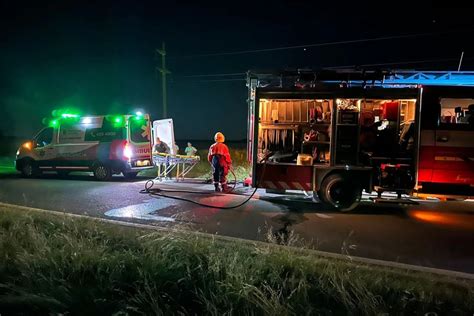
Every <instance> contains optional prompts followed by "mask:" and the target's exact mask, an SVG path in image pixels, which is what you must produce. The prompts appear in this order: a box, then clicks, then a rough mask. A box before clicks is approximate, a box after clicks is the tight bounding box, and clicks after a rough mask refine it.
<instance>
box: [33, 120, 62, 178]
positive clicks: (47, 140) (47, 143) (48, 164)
mask: <svg viewBox="0 0 474 316" xmlns="http://www.w3.org/2000/svg"><path fill="white" fill-rule="evenodd" d="M55 135H56V133H55V129H54V128H53V127H47V128H45V129H43V130H42V131H41V132H39V133H38V135H36V137H35V138H34V145H35V148H34V149H33V151H34V156H35V157H36V161H37V162H38V166H39V168H40V169H51V168H52V164H53V160H54V159H55V158H56V156H57V150H56V147H55V146H54V145H55V139H54V138H55Z"/></svg>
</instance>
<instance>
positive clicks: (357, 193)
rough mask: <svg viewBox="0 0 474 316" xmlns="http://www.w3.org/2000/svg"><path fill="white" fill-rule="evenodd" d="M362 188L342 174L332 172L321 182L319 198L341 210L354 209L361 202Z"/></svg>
mask: <svg viewBox="0 0 474 316" xmlns="http://www.w3.org/2000/svg"><path fill="white" fill-rule="evenodd" d="M361 196H362V189H361V188H360V185H358V184H357V183H354V182H353V181H350V180H349V178H348V177H345V176H343V175H341V174H337V173H336V174H331V175H329V176H328V177H326V178H325V179H324V180H323V182H322V183H321V188H320V189H319V191H318V197H319V199H320V200H321V201H322V202H323V203H325V204H328V205H330V206H332V207H334V208H335V209H337V210H339V211H341V212H348V211H351V210H353V209H354V208H355V207H356V206H357V205H358V204H359V202H360V198H361Z"/></svg>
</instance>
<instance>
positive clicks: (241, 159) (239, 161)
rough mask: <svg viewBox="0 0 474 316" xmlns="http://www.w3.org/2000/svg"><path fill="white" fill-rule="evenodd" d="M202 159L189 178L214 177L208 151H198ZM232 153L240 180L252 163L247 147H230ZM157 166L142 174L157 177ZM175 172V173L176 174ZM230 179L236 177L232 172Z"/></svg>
mask: <svg viewBox="0 0 474 316" xmlns="http://www.w3.org/2000/svg"><path fill="white" fill-rule="evenodd" d="M198 154H199V156H200V158H201V160H200V162H199V163H198V164H197V165H196V166H195V167H194V168H193V170H191V172H189V173H188V174H187V176H186V177H187V178H206V179H210V178H212V171H211V165H210V164H209V162H208V161H207V151H206V152H205V151H203V150H201V151H199V152H198ZM230 155H231V157H232V165H233V168H234V173H235V177H236V178H237V180H238V181H241V180H244V179H245V178H247V177H248V176H249V173H250V164H249V162H248V161H247V150H246V149H233V148H230ZM156 174H157V170H156V168H153V169H147V170H144V171H142V172H140V175H141V176H148V177H156ZM174 174H175V173H173V175H174ZM228 180H229V181H233V180H234V177H233V175H232V174H229V176H228Z"/></svg>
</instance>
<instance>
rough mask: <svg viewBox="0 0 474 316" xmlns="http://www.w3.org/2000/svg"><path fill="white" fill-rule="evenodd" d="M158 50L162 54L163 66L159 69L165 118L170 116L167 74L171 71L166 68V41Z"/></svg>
mask: <svg viewBox="0 0 474 316" xmlns="http://www.w3.org/2000/svg"><path fill="white" fill-rule="evenodd" d="M156 52H157V53H158V54H160V55H161V68H158V70H159V71H160V72H161V89H162V94H163V118H167V117H168V105H167V103H166V75H167V74H170V73H171V72H170V71H169V70H168V69H166V49H165V42H163V43H162V45H161V49H157V50H156Z"/></svg>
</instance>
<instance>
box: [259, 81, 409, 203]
mask: <svg viewBox="0 0 474 316" xmlns="http://www.w3.org/2000/svg"><path fill="white" fill-rule="evenodd" d="M357 94H358V93H355V95H357ZM395 94H396V93H395ZM416 97H417V90H411V91H409V93H404V94H402V97H398V98H397V97H396V95H393V96H391V95H390V97H385V98H384V97H380V96H378V97H375V96H358V97H348V96H347V95H340V94H338V93H337V92H334V93H332V94H330V95H327V96H326V97H322V96H315V97H305V98H294V97H293V98H291V96H290V97H285V96H283V97H280V96H276V97H273V96H272V93H262V94H261V97H260V98H257V100H258V102H256V106H257V107H258V108H257V109H256V110H257V111H256V113H255V114H256V117H257V122H256V125H255V130H256V132H255V137H256V139H255V140H254V148H255V152H254V155H256V164H255V165H254V167H255V171H254V179H255V184H256V185H258V186H259V187H262V188H266V189H269V190H272V191H275V192H284V191H286V190H303V191H308V192H313V194H314V196H315V197H316V196H318V197H319V198H320V199H325V198H324V197H323V198H321V197H322V196H324V192H325V190H326V189H325V188H326V187H327V185H328V184H327V183H326V182H327V181H326V182H324V181H325V179H330V180H333V181H336V182H337V181H339V182H341V179H337V177H340V178H341V177H344V178H346V179H347V178H350V177H357V178H358V179H359V180H360V181H358V185H357V186H354V185H353V184H351V185H349V186H352V187H353V189H352V190H351V192H352V193H351V194H346V196H347V203H343V204H344V205H349V204H351V202H352V201H353V200H357V199H358V198H357V196H360V192H361V191H362V190H363V189H365V190H366V191H371V190H372V188H373V187H374V185H375V186H377V185H381V184H382V183H381V182H383V181H385V180H384V179H383V178H382V177H381V173H382V172H385V171H383V170H382V169H384V170H385V169H386V170H387V171H386V172H385V173H384V174H388V175H390V177H394V172H395V171H393V170H392V171H390V168H391V167H393V168H395V166H396V168H403V169H407V170H410V171H409V172H408V174H413V172H411V170H413V169H414V165H415V162H416V151H415V150H414V142H415V138H416V137H415V136H416V135H415V131H416V128H415V122H416V112H417V98H416ZM373 169H377V170H378V172H377V173H374V172H373ZM397 170H398V169H397ZM329 176H331V177H329ZM257 182H258V184H257ZM339 182H338V183H339ZM395 182H396V181H395ZM400 182H403V183H404V184H403V188H408V187H410V186H412V185H413V184H412V182H413V179H412V178H410V177H408V178H407V179H402V180H401V181H398V183H396V184H395V185H394V186H393V188H394V189H400V188H399V187H398V186H400ZM346 183H348V182H347V181H346ZM344 191H345V192H347V191H348V189H347V188H345V189H344Z"/></svg>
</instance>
